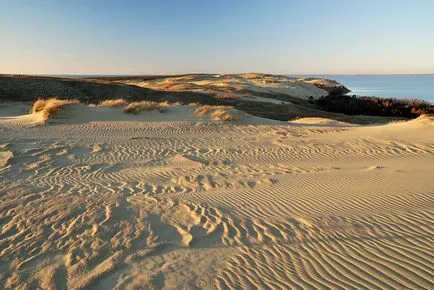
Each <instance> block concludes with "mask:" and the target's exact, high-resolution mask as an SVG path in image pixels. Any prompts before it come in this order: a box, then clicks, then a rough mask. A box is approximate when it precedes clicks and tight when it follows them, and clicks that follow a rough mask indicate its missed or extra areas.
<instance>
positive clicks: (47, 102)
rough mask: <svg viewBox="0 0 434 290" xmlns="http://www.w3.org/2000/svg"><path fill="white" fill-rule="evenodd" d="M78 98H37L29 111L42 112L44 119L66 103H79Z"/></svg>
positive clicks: (51, 115)
mask: <svg viewBox="0 0 434 290" xmlns="http://www.w3.org/2000/svg"><path fill="white" fill-rule="evenodd" d="M79 103H80V102H79V101H78V100H59V99H57V98H50V99H38V100H37V101H36V102H35V103H34V104H33V106H32V109H31V111H30V112H31V113H32V114H35V113H42V116H43V117H44V119H49V118H51V117H53V116H54V115H55V114H56V113H57V112H58V111H59V110H60V109H62V108H63V107H64V106H66V105H72V104H79Z"/></svg>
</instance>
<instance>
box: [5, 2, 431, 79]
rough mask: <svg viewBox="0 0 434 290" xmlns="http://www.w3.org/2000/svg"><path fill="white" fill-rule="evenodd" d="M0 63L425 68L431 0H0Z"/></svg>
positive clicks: (134, 70) (37, 66)
mask: <svg viewBox="0 0 434 290" xmlns="http://www.w3.org/2000/svg"><path fill="white" fill-rule="evenodd" d="M0 4H1V6H0V7H1V8H2V9H1V10H0V25H1V26H0V27H1V29H0V31H1V33H0V37H1V40H2V41H1V45H0V73H5V74H48V75H49V74H64V75H68V74H71V75H72V74H79V75H98V74H101V75H104V74H105V75H120V74H125V75H140V74H180V73H241V72H264V73H277V74H325V75H327V74H433V73H434V53H433V52H434V37H432V31H434V17H433V15H432V14H433V11H434V1H430V0H414V1H406V0H394V1H392V0H383V1H373V0H354V1H343V0H329V1H325V0H324V1H321V0H304V1H301V0H299V1H294V0H292V1H291V0H288V1H283V0H282V1H279V0H264V1H260V0H251V1H247V0H237V1H230V0H224V1H211V0H210V1H196V0H184V1H182V0H178V1H176V0H171V1H156V0H149V1H102V0H93V1H84V0H77V1H62V0H58V1H54V0H47V1H31V0H22V1H20V0H18V1H13V2H12V1H5V0H0Z"/></svg>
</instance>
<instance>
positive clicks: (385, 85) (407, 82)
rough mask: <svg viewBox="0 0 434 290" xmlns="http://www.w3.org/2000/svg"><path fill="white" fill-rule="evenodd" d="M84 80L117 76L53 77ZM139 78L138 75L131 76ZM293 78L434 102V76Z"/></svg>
mask: <svg viewBox="0 0 434 290" xmlns="http://www.w3.org/2000/svg"><path fill="white" fill-rule="evenodd" d="M52 76H57V77H69V78H83V77H107V76H113V77H115V76H116V75H52ZM131 76H137V75H131ZM289 76H292V77H319V78H327V79H332V80H336V81H338V82H339V83H341V84H343V85H344V86H346V87H347V88H348V89H350V90H351V92H350V93H348V94H349V95H358V96H376V97H385V98H386V97H393V98H399V99H405V98H408V99H422V100H426V101H429V102H434V74H433V75H289Z"/></svg>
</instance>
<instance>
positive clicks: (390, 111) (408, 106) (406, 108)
mask: <svg viewBox="0 0 434 290" xmlns="http://www.w3.org/2000/svg"><path fill="white" fill-rule="evenodd" d="M315 103H316V104H317V105H318V106H320V107H322V108H323V109H325V110H327V111H330V112H338V113H344V114H347V115H370V116H384V117H402V118H417V117H419V116H420V115H434V105H433V104H430V103H429V102H426V101H423V100H418V99H396V98H378V97H357V96H348V95H338V96H332V95H329V96H325V97H321V98H319V99H318V100H316V101H315Z"/></svg>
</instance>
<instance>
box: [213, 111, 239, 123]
mask: <svg viewBox="0 0 434 290" xmlns="http://www.w3.org/2000/svg"><path fill="white" fill-rule="evenodd" d="M211 118H212V119H213V120H216V121H232V120H233V118H234V117H233V115H232V114H231V112H230V111H229V110H216V111H214V112H212V113H211Z"/></svg>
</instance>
